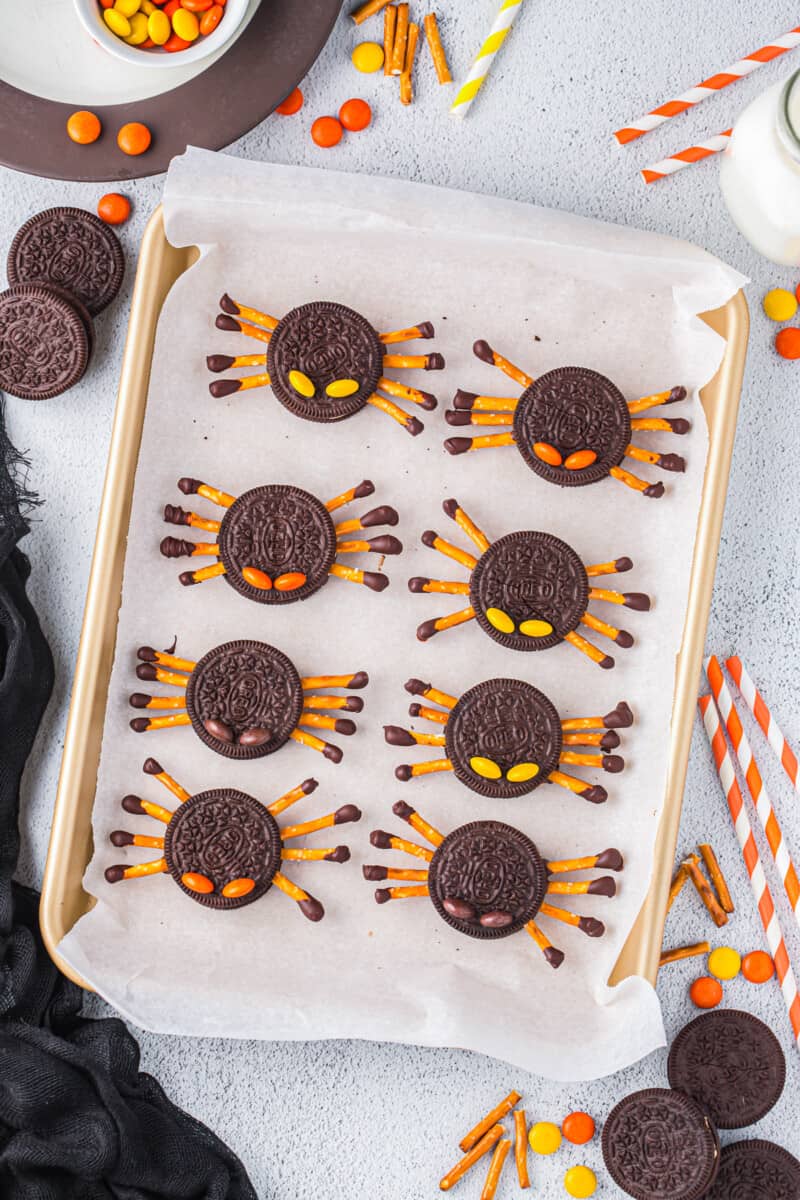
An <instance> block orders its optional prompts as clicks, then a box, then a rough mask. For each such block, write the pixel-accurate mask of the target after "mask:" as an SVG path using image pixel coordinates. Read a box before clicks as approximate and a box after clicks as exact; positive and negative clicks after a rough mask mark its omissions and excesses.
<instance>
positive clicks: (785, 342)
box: [775, 327, 800, 358]
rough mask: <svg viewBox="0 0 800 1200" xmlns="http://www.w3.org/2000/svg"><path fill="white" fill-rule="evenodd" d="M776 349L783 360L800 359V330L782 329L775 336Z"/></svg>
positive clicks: (792, 328)
mask: <svg viewBox="0 0 800 1200" xmlns="http://www.w3.org/2000/svg"><path fill="white" fill-rule="evenodd" d="M775 349H776V350H777V351H778V354H780V356H781V358H800V329H795V328H794V327H790V328H789V329H782V330H781V331H780V333H777V334H776V335H775Z"/></svg>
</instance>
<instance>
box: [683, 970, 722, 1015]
mask: <svg viewBox="0 0 800 1200" xmlns="http://www.w3.org/2000/svg"><path fill="white" fill-rule="evenodd" d="M689 997H690V999H691V1001H692V1004H694V1005H695V1007H697V1008H716V1007H717V1005H718V1004H719V1002H720V1000H721V999H722V984H721V983H720V981H719V980H718V979H713V978H712V977H711V976H710V975H701V976H700V978H699V979H695V981H694V983H693V984H692V986H691V987H690V988H689Z"/></svg>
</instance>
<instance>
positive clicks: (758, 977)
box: [742, 950, 775, 983]
mask: <svg viewBox="0 0 800 1200" xmlns="http://www.w3.org/2000/svg"><path fill="white" fill-rule="evenodd" d="M742 974H743V975H744V977H745V979H749V981H750V983H766V982H767V980H768V979H772V976H773V975H774V974H775V963H774V962H773V961H772V958H771V957H770V955H769V954H767V952H766V950H751V951H750V953H749V954H745V956H744V958H743V959H742Z"/></svg>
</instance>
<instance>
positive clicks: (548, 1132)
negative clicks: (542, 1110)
mask: <svg viewBox="0 0 800 1200" xmlns="http://www.w3.org/2000/svg"><path fill="white" fill-rule="evenodd" d="M528 1141H529V1143H530V1147H531V1150H533V1152H534V1154H555V1152H556V1150H557V1149H558V1147H559V1146H560V1145H561V1130H560V1129H559V1128H558V1126H557V1125H554V1124H553V1122H552V1121H537V1122H536V1124H535V1125H531V1128H530V1132H529V1134H528Z"/></svg>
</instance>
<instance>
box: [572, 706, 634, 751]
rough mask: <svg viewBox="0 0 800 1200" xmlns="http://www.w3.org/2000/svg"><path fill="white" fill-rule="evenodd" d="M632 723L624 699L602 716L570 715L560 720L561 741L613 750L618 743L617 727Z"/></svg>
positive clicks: (573, 744) (623, 727)
mask: <svg viewBox="0 0 800 1200" xmlns="http://www.w3.org/2000/svg"><path fill="white" fill-rule="evenodd" d="M632 724H633V713H632V712H631V710H630V708H629V707H628V705H627V704H626V703H625V701H624V700H621V701H620V702H619V704H618V705H617V707H616V708H615V709H613V710H612V711H611V712H610V713H606V715H605V716H604V717H572V718H569V719H568V720H565V721H562V722H561V730H562V743H563V745H565V746H599V747H600V748H601V749H602V750H615V749H616V748H617V746H619V744H620V737H619V734H618V733H617V730H618V729H626V728H628V727H629V726H631V725H632Z"/></svg>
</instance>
